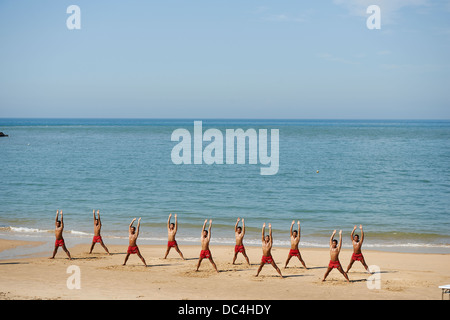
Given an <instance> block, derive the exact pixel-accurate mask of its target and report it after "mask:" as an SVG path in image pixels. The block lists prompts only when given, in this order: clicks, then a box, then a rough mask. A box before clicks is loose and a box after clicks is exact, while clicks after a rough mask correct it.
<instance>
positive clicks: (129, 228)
mask: <svg viewBox="0 0 450 320" xmlns="http://www.w3.org/2000/svg"><path fill="white" fill-rule="evenodd" d="M135 221H136V218H134V219H133V220H131V223H130V225H129V226H128V230H131V227H132V226H133V223H134V222H135Z"/></svg>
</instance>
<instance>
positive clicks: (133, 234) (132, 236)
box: [123, 218, 147, 266]
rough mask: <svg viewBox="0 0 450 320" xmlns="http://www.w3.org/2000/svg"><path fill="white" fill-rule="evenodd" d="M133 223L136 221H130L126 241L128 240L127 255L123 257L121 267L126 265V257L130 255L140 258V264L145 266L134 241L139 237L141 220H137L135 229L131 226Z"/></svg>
mask: <svg viewBox="0 0 450 320" xmlns="http://www.w3.org/2000/svg"><path fill="white" fill-rule="evenodd" d="M134 221H136V218H134V219H133V221H131V223H130V226H129V227H128V239H129V245H128V250H127V255H126V256H125V261H124V262H123V265H126V263H127V260H128V257H129V256H130V254H135V253H136V254H137V255H138V257H139V258H141V260H142V262H143V263H144V265H145V266H147V264H146V263H145V259H144V258H143V257H142V255H141V252H140V251H139V248H138V246H137V244H136V240H137V238H138V236H139V227H140V225H141V218H139V220H138V224H137V229H136V228H135V227H134V226H133V223H134Z"/></svg>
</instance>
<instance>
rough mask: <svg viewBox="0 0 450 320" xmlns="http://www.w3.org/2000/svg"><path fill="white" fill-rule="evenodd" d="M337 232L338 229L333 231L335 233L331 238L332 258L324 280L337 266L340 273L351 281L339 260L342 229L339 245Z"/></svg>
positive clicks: (340, 235)
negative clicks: (336, 236) (335, 236)
mask: <svg viewBox="0 0 450 320" xmlns="http://www.w3.org/2000/svg"><path fill="white" fill-rule="evenodd" d="M335 234H336V230H334V231H333V234H332V235H331V238H330V257H331V260H330V263H329V264H328V269H327V271H326V272H325V275H324V276H323V280H322V281H325V279H326V278H327V276H328V274H329V273H330V271H331V270H333V269H334V268H336V269H338V270H339V272H340V273H342V275H343V276H344V277H345V279H347V281H348V282H350V280H349V279H348V276H347V274H346V273H345V272H344V270H343V269H342V266H341V263H340V262H339V253H340V251H341V246H342V230H340V231H339V246H338V241H337V240H335V239H334V235H335Z"/></svg>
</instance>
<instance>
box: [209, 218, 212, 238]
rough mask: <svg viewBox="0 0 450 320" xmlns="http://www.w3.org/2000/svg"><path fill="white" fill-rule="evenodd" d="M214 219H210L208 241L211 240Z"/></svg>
mask: <svg viewBox="0 0 450 320" xmlns="http://www.w3.org/2000/svg"><path fill="white" fill-rule="evenodd" d="M211 227H212V219H209V228H208V239H211Z"/></svg>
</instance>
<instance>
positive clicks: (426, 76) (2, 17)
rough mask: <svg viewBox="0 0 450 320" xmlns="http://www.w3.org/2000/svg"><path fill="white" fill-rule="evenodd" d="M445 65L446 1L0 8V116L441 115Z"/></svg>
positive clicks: (446, 113) (5, 3)
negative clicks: (373, 16)
mask: <svg viewBox="0 0 450 320" xmlns="http://www.w3.org/2000/svg"><path fill="white" fill-rule="evenodd" d="M72 4H75V5H78V6H79V7H80V9H81V29H80V30H69V29H68V28H67V26H66V20H67V18H68V17H69V16H70V14H67V13H66V9H67V7H68V6H69V5H72ZM371 4H377V5H379V6H380V8H381V29H380V30H369V29H368V28H367V26H366V20H367V18H368V17H369V16H370V14H367V13H366V9H367V7H368V6H369V5H371ZM449 58H450V1H449V0H445V1H444V0H441V1H439V0H438V1H431V0H409V1H408V0H381V1H380V0H316V1H300V0H291V1H287V0H270V1H269V0H227V1H219V0H142V1H133V0H122V1H114V0H95V1H94V0H89V1H84V0H71V1H65V0H53V1H44V0H28V1H25V0H0V117H2V118H3V117H81V118H84V117H87V118H90V117H95V118H109V117H127V118H141V117H142V118H172V117H174V118H197V119H205V118H308V119H310V118H318V119H320V118H327V119H330V118H333V119H342V118H345V119H355V118H356V119H387V118H393V119H399V118H402V119H450V61H449Z"/></svg>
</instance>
